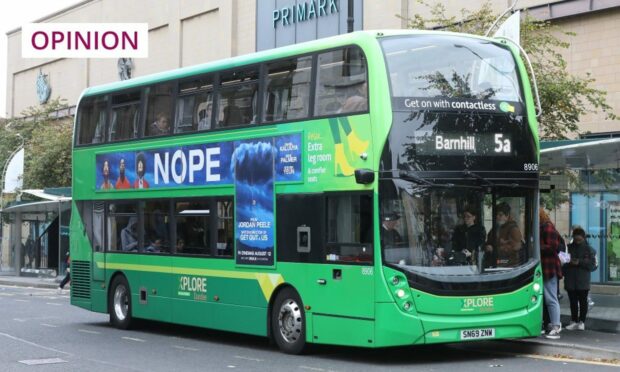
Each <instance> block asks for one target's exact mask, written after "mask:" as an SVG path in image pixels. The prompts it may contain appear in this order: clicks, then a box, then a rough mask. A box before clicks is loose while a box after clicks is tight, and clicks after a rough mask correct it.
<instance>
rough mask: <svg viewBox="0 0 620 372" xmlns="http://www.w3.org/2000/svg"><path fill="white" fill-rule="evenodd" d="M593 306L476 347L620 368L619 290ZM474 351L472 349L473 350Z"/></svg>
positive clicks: (565, 308)
mask: <svg viewBox="0 0 620 372" xmlns="http://www.w3.org/2000/svg"><path fill="white" fill-rule="evenodd" d="M61 280H62V277H57V278H37V277H23V276H14V275H3V274H0V285H9V286H19V287H32V288H50V289H55V288H58V283H59V282H60V281H61ZM563 293H564V298H562V299H561V300H560V306H561V313H562V324H563V325H564V326H566V325H567V324H569V323H570V307H569V302H568V296H567V295H566V293H565V292H563ZM591 293H592V294H591V297H592V300H593V301H594V306H593V307H592V308H591V309H590V310H589V311H588V316H587V319H586V330H585V331H569V330H566V329H563V330H562V333H561V337H560V339H558V340H551V339H547V338H544V337H542V336H541V337H535V338H529V339H520V340H496V341H484V342H479V343H477V345H476V347H478V346H479V347H480V348H481V349H484V350H486V351H489V350H494V351H496V352H498V353H508V354H538V355H546V356H553V357H558V358H568V359H578V360H588V361H599V362H606V363H612V364H618V365H619V366H620V286H593V287H592V291H591ZM476 347H474V348H476Z"/></svg>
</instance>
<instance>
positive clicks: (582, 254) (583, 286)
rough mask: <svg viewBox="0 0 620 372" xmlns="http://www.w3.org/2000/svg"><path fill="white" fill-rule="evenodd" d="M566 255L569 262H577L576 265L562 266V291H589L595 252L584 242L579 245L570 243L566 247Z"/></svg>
mask: <svg viewBox="0 0 620 372" xmlns="http://www.w3.org/2000/svg"><path fill="white" fill-rule="evenodd" d="M568 253H570V257H571V260H572V259H574V258H576V259H578V260H579V263H578V264H577V265H573V264H572V263H570V262H569V263H567V264H564V266H563V267H562V273H564V289H566V290H567V291H583V290H590V273H591V272H592V271H593V270H594V264H595V258H594V257H595V255H596V252H595V251H594V249H593V248H592V247H590V245H589V244H588V243H587V242H586V241H584V242H583V243H581V244H575V243H571V244H569V245H568Z"/></svg>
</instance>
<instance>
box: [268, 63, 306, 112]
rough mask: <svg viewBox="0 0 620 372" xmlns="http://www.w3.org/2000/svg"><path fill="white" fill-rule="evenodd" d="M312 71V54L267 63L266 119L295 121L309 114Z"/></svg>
mask: <svg viewBox="0 0 620 372" xmlns="http://www.w3.org/2000/svg"><path fill="white" fill-rule="evenodd" d="M311 71H312V57H311V56H305V57H299V58H297V59H294V60H289V61H280V62H275V63H272V64H269V65H268V66H267V79H266V84H265V102H264V106H263V107H264V110H263V111H264V121H266V122H272V121H282V120H293V119H301V118H304V117H307V116H308V107H309V105H310V102H309V100H310V78H311V76H312V73H311Z"/></svg>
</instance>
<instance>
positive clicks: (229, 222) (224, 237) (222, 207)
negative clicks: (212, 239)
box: [217, 198, 235, 257]
mask: <svg viewBox="0 0 620 372" xmlns="http://www.w3.org/2000/svg"><path fill="white" fill-rule="evenodd" d="M234 213H235V209H234V203H233V199H232V198H230V199H225V200H218V201H217V255H218V256H224V257H232V256H233V247H234V234H235V226H234V217H233V216H234Z"/></svg>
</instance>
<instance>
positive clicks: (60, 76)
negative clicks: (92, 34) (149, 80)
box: [6, 0, 620, 283]
mask: <svg viewBox="0 0 620 372" xmlns="http://www.w3.org/2000/svg"><path fill="white" fill-rule="evenodd" d="M427 2H428V3H429V4H430V5H433V4H436V3H439V1H435V0H428V1H427ZM484 2H485V1H484V0H474V1H470V2H467V7H468V8H469V9H472V10H474V9H477V8H478V7H480V6H481V5H482V4H483V3H484ZM512 2H513V1H512V0H493V1H491V5H492V7H493V8H494V10H495V11H496V12H498V13H500V12H502V11H503V10H505V9H506V8H507V7H508V6H509V5H510V4H511V3H512ZM441 3H442V4H443V5H444V6H445V8H446V11H447V13H448V14H449V15H454V16H456V17H459V16H460V14H461V8H463V6H464V5H463V4H464V3H463V2H462V1H456V0H448V1H441ZM517 8H518V9H523V8H528V11H529V12H530V14H531V15H533V16H536V17H538V18H540V19H545V20H549V21H551V22H552V23H554V24H556V25H558V26H559V27H560V28H561V29H563V30H565V31H571V32H575V33H576V35H575V36H573V37H571V38H570V39H569V40H568V41H569V42H570V48H569V49H568V50H565V51H562V53H563V54H564V57H565V59H566V61H567V65H568V70H569V72H570V73H572V74H574V75H577V76H581V77H586V76H590V77H592V78H594V79H595V80H596V82H595V83H594V86H595V87H596V88H598V89H601V90H604V91H606V92H607V100H608V103H609V104H610V105H611V106H612V107H613V108H615V109H616V113H618V112H620V111H619V110H620V74H618V73H617V72H616V71H615V70H616V69H617V68H618V66H620V0H589V1H583V0H563V1H541V0H522V1H519V2H518V4H517ZM415 14H421V15H423V16H429V15H430V11H429V8H428V7H425V6H423V5H421V4H420V3H419V2H418V1H417V0H387V1H374V0H200V1H198V0H196V1H175V0H136V1H121V0H86V1H83V2H80V3H78V4H76V5H74V6H71V7H69V8H66V9H63V10H60V11H58V12H56V13H54V14H51V15H49V16H47V17H45V18H43V19H40V20H38V22H59V23H60V22H62V23H71V22H146V23H148V28H149V57H148V58H144V59H133V60H125V59H121V60H117V59H66V58H59V59H24V58H22V57H21V55H22V53H21V29H16V30H13V31H10V32H8V33H7V36H8V57H7V58H8V61H7V65H8V71H7V96H6V97H7V102H6V107H7V113H6V114H7V117H16V116H20V113H21V112H22V111H23V110H25V109H26V108H28V107H30V106H36V105H39V104H40V97H39V96H38V95H37V80H38V79H39V80H41V76H43V77H45V79H46V83H47V84H48V85H49V88H50V89H51V94H50V96H51V97H53V98H55V97H60V98H64V99H66V100H67V102H68V103H69V105H70V106H72V107H73V109H74V107H75V104H76V103H77V101H78V99H79V97H80V94H81V92H82V91H83V90H84V89H85V88H86V87H89V86H94V85H99V84H104V83H109V82H113V81H118V80H119V79H121V78H123V76H121V75H122V74H123V73H127V72H129V74H130V76H131V77H137V76H143V75H148V74H151V73H155V72H160V71H165V70H170V69H174V68H179V67H185V66H190V65H194V64H199V63H204V62H209V61H213V60H218V59H223V58H228V57H233V56H237V55H242V54H247V53H253V52H255V51H258V50H262V49H268V48H270V47H275V46H281V45H286V44H291V43H297V42H302V41H305V40H308V39H312V38H315V37H324V36H330V35H333V34H337V33H344V32H347V31H348V30H350V29H353V30H360V29H364V30H372V29H395V28H396V29H400V28H406V27H407V21H406V19H407V18H411V17H413V16H414V15H415ZM457 19H458V18H457ZM72 112H73V111H72V110H69V113H72ZM580 130H581V131H582V132H592V133H602V132H604V133H606V134H607V133H611V135H613V134H614V133H617V132H620V121H618V120H616V121H609V120H605V117H604V114H601V113H598V114H591V113H588V114H586V115H584V116H583V117H582V120H581V123H580ZM603 194H604V197H603V196H601V198H602V199H601V200H605V201H610V202H608V203H602V204H601V203H599V204H597V205H599V206H600V205H603V206H610V205H615V204H613V203H611V201H615V200H617V199H618V190H617V188H612V189H611V190H606V191H604V192H603V191H601V195H603ZM571 195H572V196H571V198H572V199H574V205H573V206H570V205H568V204H567V205H564V206H562V207H561V208H559V209H558V210H556V211H554V213H553V216H554V218H555V220H556V222H557V225H558V228H559V229H560V230H561V232H562V233H563V234H564V235H568V234H569V231H570V227H571V226H572V225H575V224H582V225H585V226H584V227H586V230H587V231H588V232H589V233H591V234H594V232H598V236H599V238H598V240H593V243H594V244H598V245H597V247H595V248H596V249H597V251H598V253H599V255H600V256H599V257H600V259H601V260H602V261H601V266H602V267H603V269H601V271H600V272H599V273H597V274H596V275H595V276H593V278H595V280H597V281H599V282H601V283H606V282H614V281H617V280H618V279H617V277H618V275H617V274H614V276H612V275H611V274H612V273H614V272H615V271H614V270H612V269H613V267H615V266H617V265H620V261H618V262H617V261H614V260H616V259H615V258H614V260H612V259H611V258H609V259H608V258H607V257H608V254H607V252H608V247H612V248H611V249H612V250H613V247H615V246H616V245H617V246H618V247H619V248H618V249H619V250H620V244H616V243H615V240H614V239H613V237H611V238H610V237H609V236H611V235H609V234H608V232H609V233H610V231H611V230H612V229H613V228H612V227H611V225H610V224H611V216H616V214H617V213H616V212H615V209H613V211H612V210H611V209H609V210H606V211H604V213H603V212H601V211H599V212H600V213H599V214H597V217H596V218H594V217H592V219H585V220H584V219H583V216H587V215H589V214H588V213H590V212H591V211H590V210H589V208H590V207H589V204H588V202H587V201H586V202H584V201H583V200H582V199H583V198H582V196H581V194H580V193H574V194H571ZM584 203H585V204H584ZM580 205H584V206H583V208H582V207H579V206H580ZM580 208H581V209H580ZM614 208H615V207H614ZM591 214H592V215H594V214H595V213H594V212H592V213H591ZM608 215H609V216H610V217H609V218H608V217H607V216H608ZM614 218H616V219H617V216H616V217H614ZM614 221H615V220H614ZM614 223H617V221H616V222H614ZM608 225H609V226H610V228H609V231H608V229H606V228H603V226H608ZM614 226H615V225H614ZM601 231H605V232H604V233H603V235H605V234H607V235H605V237H603V235H601ZM24 239H25V238H24ZM619 241H620V239H619ZM614 257H615V256H614ZM618 257H620V252H618ZM618 260H620V258H619V259H618ZM612 261H613V262H612Z"/></svg>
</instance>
